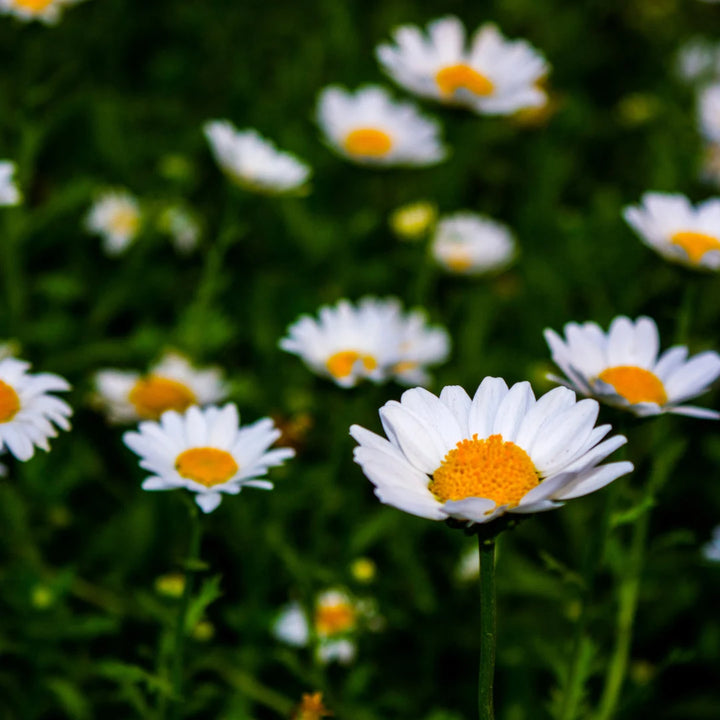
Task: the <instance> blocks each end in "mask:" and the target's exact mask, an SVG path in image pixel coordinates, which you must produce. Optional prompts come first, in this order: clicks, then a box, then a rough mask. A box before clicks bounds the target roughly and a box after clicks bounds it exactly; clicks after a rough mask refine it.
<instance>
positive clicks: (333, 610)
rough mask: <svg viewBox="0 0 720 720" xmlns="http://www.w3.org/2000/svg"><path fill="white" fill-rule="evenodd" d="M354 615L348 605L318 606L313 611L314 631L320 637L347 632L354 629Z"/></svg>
mask: <svg viewBox="0 0 720 720" xmlns="http://www.w3.org/2000/svg"><path fill="white" fill-rule="evenodd" d="M355 621H356V613H355V608H353V606H352V605H350V603H347V602H338V603H335V604H333V605H319V606H318V607H317V609H316V610H315V630H316V631H317V634H318V635H320V636H322V637H330V636H332V635H339V634H340V633H344V632H348V630H352V629H353V628H354V627H355Z"/></svg>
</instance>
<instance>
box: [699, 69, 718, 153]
mask: <svg viewBox="0 0 720 720" xmlns="http://www.w3.org/2000/svg"><path fill="white" fill-rule="evenodd" d="M698 114H699V118H700V134H701V135H702V136H703V137H704V138H705V140H709V141H710V142H713V143H717V142H720V82H718V83H715V84H713V85H708V87H706V88H705V89H704V90H703V91H702V92H701V93H700V95H699V96H698Z"/></svg>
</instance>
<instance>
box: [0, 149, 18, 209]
mask: <svg viewBox="0 0 720 720" xmlns="http://www.w3.org/2000/svg"><path fill="white" fill-rule="evenodd" d="M16 170H17V167H16V165H15V163H14V162H11V161H10V160H0V205H18V204H19V203H20V202H22V194H21V193H20V190H19V189H18V186H17V185H16V183H15V180H14V179H13V175H15V172H16Z"/></svg>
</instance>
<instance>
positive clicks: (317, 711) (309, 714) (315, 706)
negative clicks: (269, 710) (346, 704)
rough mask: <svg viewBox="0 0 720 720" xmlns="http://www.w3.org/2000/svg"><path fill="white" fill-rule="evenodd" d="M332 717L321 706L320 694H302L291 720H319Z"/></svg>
mask: <svg viewBox="0 0 720 720" xmlns="http://www.w3.org/2000/svg"><path fill="white" fill-rule="evenodd" d="M330 715H332V713H331V712H330V711H329V710H328V709H327V708H326V707H325V705H324V704H323V699H322V693H321V692H315V693H303V696H302V702H301V703H300V705H298V707H297V710H296V711H295V713H294V714H293V716H292V718H293V720H321V718H325V717H328V716H330Z"/></svg>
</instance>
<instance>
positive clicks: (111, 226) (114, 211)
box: [85, 190, 142, 255]
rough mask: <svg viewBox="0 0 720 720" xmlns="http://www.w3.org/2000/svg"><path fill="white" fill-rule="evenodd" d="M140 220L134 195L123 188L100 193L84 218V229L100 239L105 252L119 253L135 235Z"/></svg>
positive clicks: (137, 231)
mask: <svg viewBox="0 0 720 720" xmlns="http://www.w3.org/2000/svg"><path fill="white" fill-rule="evenodd" d="M141 222H142V215H141V213H140V205H139V203H138V201H137V199H136V198H135V197H134V196H132V195H131V194H130V193H128V192H125V191H124V190H120V191H111V192H107V193H104V194H103V195H101V196H100V197H99V198H98V199H97V200H96V201H95V203H94V204H93V206H92V207H91V208H90V212H89V213H88V214H87V217H86V218H85V229H86V230H87V231H88V232H90V233H96V234H98V235H100V236H101V237H102V239H103V250H104V251H105V252H106V253H107V254H108V255H120V254H122V253H123V252H124V251H125V250H127V248H128V247H129V246H130V244H131V243H132V242H133V241H134V240H135V239H136V237H137V235H138V233H139V231H140V224H141Z"/></svg>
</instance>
